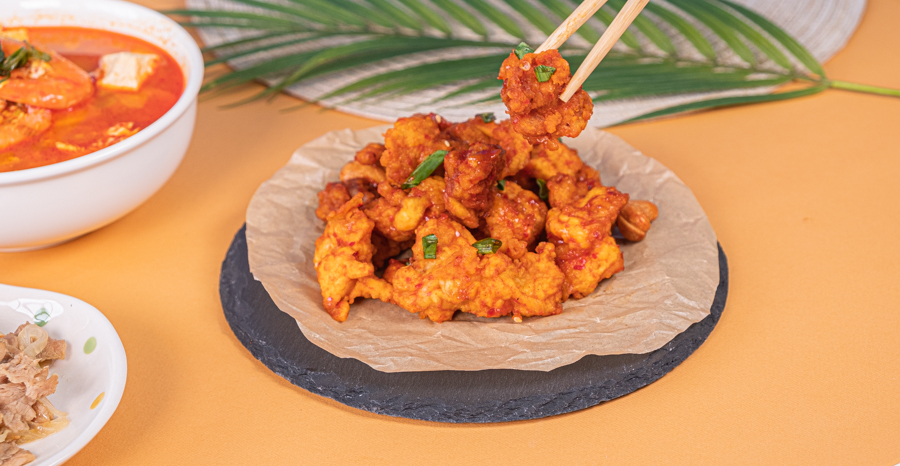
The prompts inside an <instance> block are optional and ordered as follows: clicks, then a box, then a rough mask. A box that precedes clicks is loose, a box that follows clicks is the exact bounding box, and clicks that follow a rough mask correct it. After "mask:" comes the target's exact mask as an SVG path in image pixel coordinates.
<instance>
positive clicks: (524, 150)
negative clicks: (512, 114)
mask: <svg viewBox="0 0 900 466" xmlns="http://www.w3.org/2000/svg"><path fill="white" fill-rule="evenodd" d="M492 136H493V138H494V139H495V140H496V141H497V142H496V144H497V145H498V146H500V148H502V149H503V150H504V151H506V154H505V155H506V166H505V167H503V173H501V174H500V178H506V177H508V176H514V175H515V174H516V173H519V171H521V170H522V169H523V168H525V164H527V163H528V160H529V159H530V158H531V150H532V145H531V143H530V142H528V140H527V139H525V138H524V137H523V136H522V135H521V134H519V133H517V132H516V131H515V129H513V125H512V121H511V120H503V121H502V122H500V124H498V125H497V127H496V128H494V132H493V134H492Z"/></svg>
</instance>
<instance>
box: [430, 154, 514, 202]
mask: <svg viewBox="0 0 900 466" xmlns="http://www.w3.org/2000/svg"><path fill="white" fill-rule="evenodd" d="M504 162H505V158H504V157H503V150H502V149H500V148H499V147H497V146H494V145H489V144H484V143H480V142H478V143H475V144H472V145H471V146H469V148H468V149H467V150H454V151H451V152H450V153H449V154H447V155H446V157H444V170H446V177H445V180H446V182H447V188H446V189H445V190H444V201H445V202H446V203H447V204H449V203H450V199H455V200H457V201H459V203H460V204H462V205H463V206H464V207H466V208H468V209H472V210H475V211H485V210H487V209H489V208H490V207H491V203H492V202H493V193H494V189H495V186H496V185H497V180H499V179H500V174H501V173H502V172H503V165H504Z"/></svg>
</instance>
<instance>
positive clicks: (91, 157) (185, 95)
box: [0, 0, 204, 186]
mask: <svg viewBox="0 0 900 466" xmlns="http://www.w3.org/2000/svg"><path fill="white" fill-rule="evenodd" d="M80 1H81V2H82V3H93V4H98V5H103V4H108V5H114V6H115V8H128V9H132V10H134V11H136V12H138V13H139V14H145V15H150V16H152V17H155V18H157V19H162V20H163V21H164V22H168V23H170V24H171V25H173V26H175V28H174V31H175V39H176V41H177V42H178V43H184V44H185V45H186V46H187V49H188V50H187V62H188V65H189V66H190V70H189V74H188V78H187V82H186V83H185V86H184V91H183V92H182V93H181V97H179V98H178V100H177V101H176V102H175V105H174V106H172V108H170V109H169V111H167V112H166V113H164V114H163V116H161V117H160V118H159V119H158V120H156V121H154V122H153V123H151V124H150V125H149V126H147V127H146V128H144V129H143V130H141V131H138V133H137V134H135V135H134V136H131V137H129V138H127V139H125V140H123V141H120V142H118V143H116V144H113V145H111V146H109V147H106V148H104V149H100V150H98V151H96V152H91V153H89V154H85V155H82V156H80V157H76V158H74V159H70V160H65V161H62V162H57V163H53V164H50V165H44V166H41V167H34V168H26V169H23V170H13V171H10V172H0V186H3V185H12V184H21V183H26V182H30V181H36V180H40V179H44V178H52V177H55V176H59V175H64V174H67V173H72V172H76V171H80V170H83V169H85V168H88V167H91V166H93V165H97V164H99V163H102V162H105V161H107V160H110V159H114V158H116V157H118V156H120V155H123V154H125V153H127V152H130V151H131V150H132V149H134V148H136V147H138V146H140V145H142V144H144V143H145V142H147V141H149V140H150V139H152V138H153V137H155V136H156V135H158V134H159V133H161V132H162V131H163V130H165V129H166V128H168V127H169V126H171V125H172V124H173V123H175V121H176V120H178V118H180V117H181V116H182V115H183V114H184V113H185V112H186V111H187V110H188V109H189V108H190V106H191V105H192V104H193V103H194V101H196V100H197V94H198V93H199V92H200V85H201V84H202V83H203V71H204V63H203V55H202V54H201V53H200V48H199V47H198V46H197V43H196V42H195V41H194V38H193V37H191V35H190V34H188V32H187V31H185V30H184V28H182V27H181V26H180V25H179V24H178V23H176V22H175V21H173V20H172V19H171V18H169V17H167V16H165V15H163V14H162V13H159V12H157V11H154V10H152V9H150V8H147V7H144V6H141V5H137V4H134V3H130V2H126V1H121V0H80ZM18 3H19V4H22V3H28V0H19V2H18ZM56 3H58V4H59V5H61V6H64V5H72V4H69V3H67V2H56ZM98 29H99V28H98ZM182 72H184V70H182Z"/></svg>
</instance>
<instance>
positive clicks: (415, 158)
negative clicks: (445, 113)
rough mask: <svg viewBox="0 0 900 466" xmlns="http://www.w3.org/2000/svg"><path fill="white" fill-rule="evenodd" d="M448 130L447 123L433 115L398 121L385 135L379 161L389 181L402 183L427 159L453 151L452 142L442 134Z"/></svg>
mask: <svg viewBox="0 0 900 466" xmlns="http://www.w3.org/2000/svg"><path fill="white" fill-rule="evenodd" d="M449 127H450V123H449V122H448V121H447V120H445V119H444V118H442V117H441V116H440V115H435V114H433V113H431V114H428V115H413V116H411V117H409V118H400V119H399V120H397V122H396V123H394V127H393V128H391V129H389V130H387V132H385V133H384V146H385V151H384V153H382V154H381V159H380V160H379V163H381V166H383V167H384V169H385V174H386V175H387V179H388V181H390V182H391V183H394V184H400V183H403V182H404V181H406V179H407V178H408V177H409V175H410V174H411V173H412V172H413V170H415V169H416V167H418V166H419V164H420V163H422V161H423V160H425V158H426V157H428V156H429V155H431V154H432V153H433V152H435V151H438V150H448V149H450V147H451V146H450V141H449V140H448V137H447V135H446V134H444V133H443V131H444V130H446V129H447V128H449Z"/></svg>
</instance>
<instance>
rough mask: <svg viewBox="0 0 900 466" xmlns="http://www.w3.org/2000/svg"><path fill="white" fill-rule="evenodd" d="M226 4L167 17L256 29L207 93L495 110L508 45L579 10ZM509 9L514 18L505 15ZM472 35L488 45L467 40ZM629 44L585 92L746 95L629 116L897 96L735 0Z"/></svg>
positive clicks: (590, 28)
mask: <svg viewBox="0 0 900 466" xmlns="http://www.w3.org/2000/svg"><path fill="white" fill-rule="evenodd" d="M230 1H231V2H232V4H233V5H234V7H233V8H232V7H230V6H229V7H225V8H219V9H207V10H191V9H184V10H172V11H168V12H167V13H169V14H173V15H178V16H180V17H182V18H185V20H184V21H183V22H182V24H185V25H189V26H194V27H199V28H227V29H234V30H239V31H240V30H258V31H259V32H256V33H249V34H243V35H242V36H241V37H239V38H237V39H233V40H229V41H228V42H224V43H221V44H216V45H213V46H209V47H206V48H205V49H204V53H208V54H213V55H212V56H210V57H209V59H208V60H207V64H208V65H216V64H221V63H223V62H231V60H235V59H241V60H248V61H249V63H251V64H250V65H242V68H243V69H240V70H235V71H229V72H226V73H225V74H224V75H220V76H214V77H211V78H210V79H208V81H207V82H206V84H205V86H204V88H203V89H204V91H208V90H215V89H223V88H227V87H232V86H236V85H239V84H242V83H246V82H249V81H253V80H259V79H265V80H266V82H268V83H269V84H270V87H269V89H267V90H265V91H263V92H261V93H260V94H258V95H257V96H254V97H253V98H251V99H248V100H253V99H257V98H261V97H265V96H269V95H274V94H275V93H277V92H279V91H281V90H283V89H285V88H287V87H290V86H293V85H295V84H298V83H303V82H304V81H307V80H311V79H315V78H317V77H319V78H321V77H329V76H336V74H335V73H341V72H344V73H347V72H350V71H352V72H353V76H356V77H354V78H351V79H350V80H349V81H347V80H346V79H345V80H344V81H345V84H343V85H342V86H340V87H338V88H334V89H332V90H331V91H329V92H326V93H325V94H324V95H322V96H320V97H319V99H317V101H318V100H327V101H328V103H330V104H332V105H335V104H346V103H351V102H362V101H364V102H368V103H370V104H371V103H374V102H379V101H383V100H385V99H394V98H395V97H398V96H403V95H410V94H416V93H419V92H425V91H428V92H429V93H430V94H431V97H428V100H429V101H430V102H431V103H432V104H438V103H440V104H441V105H467V104H478V105H481V104H484V103H487V102H493V101H497V100H499V92H498V90H499V88H500V86H501V83H500V81H498V80H497V79H496V77H497V70H498V69H499V66H500V62H501V61H502V60H503V59H504V58H505V57H506V56H507V55H508V54H509V51H510V50H511V49H512V47H514V46H515V45H516V44H517V43H518V42H519V41H520V40H521V39H522V38H524V37H535V36H536V35H543V36H546V35H548V34H549V33H550V32H552V31H553V30H554V29H555V28H556V26H557V25H558V24H559V23H560V22H561V21H562V20H563V19H564V18H566V17H567V16H568V15H569V14H570V13H571V12H572V10H573V9H574V7H575V3H577V0H428V1H427V2H426V1H424V0H230ZM624 4H625V0H610V1H609V2H608V4H607V6H605V7H604V8H602V9H601V10H600V11H598V13H597V14H596V15H595V19H596V22H588V23H587V24H586V25H585V26H583V27H582V28H581V29H580V30H579V31H578V35H579V36H580V38H581V39H579V41H581V42H579V41H569V42H568V43H567V44H566V45H564V46H563V47H562V48H561V50H560V52H561V53H562V54H563V56H565V57H566V58H567V59H568V60H569V61H570V64H571V67H572V69H573V70H574V69H576V68H577V67H578V64H579V63H580V62H581V61H582V60H583V58H584V56H585V55H586V54H587V52H588V50H589V48H590V46H591V45H592V44H593V43H594V42H596V40H597V39H598V38H599V37H600V33H601V32H602V29H600V28H597V27H596V25H602V24H607V25H608V24H609V23H610V22H611V21H612V18H613V17H614V16H615V14H616V13H617V12H618V11H619V10H620V9H621V8H622V7H623V5H624ZM510 10H512V11H515V12H516V14H515V15H508V14H507V11H510ZM592 21H594V20H592ZM473 33H474V34H476V35H477V36H480V37H481V38H482V39H481V40H472V39H470V38H471V37H473V36H472V34H473ZM498 34H499V35H498ZM501 36H502V38H501ZM582 39H583V40H582ZM620 41H621V46H620V47H617V48H616V49H614V51H613V52H612V53H611V54H610V55H609V56H608V57H607V58H606V59H604V61H603V62H602V63H601V64H600V66H599V67H598V68H597V69H596V70H595V71H594V73H593V74H592V75H591V76H590V77H589V78H588V79H587V81H586V82H585V83H584V86H583V87H584V89H585V90H587V91H588V92H589V93H590V94H591V95H592V97H593V98H594V100H595V102H608V101H615V100H622V99H643V98H652V97H659V96H666V95H679V94H701V93H719V95H721V93H722V92H732V91H744V92H743V93H749V94H750V95H737V96H735V95H733V92H732V95H728V96H726V97H716V98H712V99H707V100H700V101H697V102H691V103H688V104H683V105H677V106H673V107H670V108H666V109H662V110H658V111H654V112H651V113H647V114H645V115H641V116H639V117H636V118H634V119H632V120H629V121H635V120H639V119H644V118H655V117H660V116H666V115H671V114H675V113H681V112H689V111H696V110H702V109H707V108H714V107H720V106H726V105H741V104H748V103H757V102H771V101H775V100H784V99H790V98H795V97H802V96H806V95H812V94H815V93H818V92H821V91H823V90H824V89H827V88H829V87H830V88H841V89H848V90H854V91H859V92H869V93H877V94H883V95H900V91H895V90H891V89H884V88H877V87H872V86H864V85H858V84H852V83H845V82H841V81H833V80H830V79H828V78H827V77H826V76H825V72H824V70H823V69H822V66H821V64H820V63H819V62H818V61H817V60H816V59H815V58H814V57H813V56H812V55H811V54H810V53H809V52H808V51H807V50H806V49H805V48H804V47H803V46H802V45H801V44H800V43H799V42H798V41H797V40H795V39H794V38H792V37H791V36H790V35H789V34H788V33H786V32H785V31H784V30H782V29H781V28H779V27H778V26H777V25H775V24H774V23H772V22H771V21H769V20H768V19H766V18H764V17H763V16H761V15H760V14H758V13H756V12H754V11H752V10H750V9H748V8H747V7H745V6H742V5H739V4H736V3H734V2H732V1H730V0H666V1H662V0H655V1H653V2H652V3H650V4H649V5H648V6H647V8H646V10H645V12H643V13H642V14H641V15H640V16H639V17H638V18H637V19H636V20H635V21H634V23H633V24H632V26H631V27H630V28H629V29H628V30H627V31H626V33H625V34H624V35H623V36H622V38H621V40H620ZM585 42H586V43H587V45H584V44H585ZM648 44H650V45H652V46H650V47H648V46H647V45H648ZM676 44H681V45H678V46H676ZM532 45H537V44H532ZM691 49H693V50H691ZM479 50H480V52H479ZM435 54H440V55H435ZM241 63H245V62H244V61H242V62H241ZM343 76H345V77H346V76H350V75H349V74H345V75H343ZM792 81H799V82H804V83H808V84H809V86H808V87H805V88H802V89H799V90H795V91H790V92H783V93H772V89H773V88H774V87H775V86H778V85H781V84H785V83H788V82H792ZM743 93H742V94H743ZM435 95H436V96H435ZM726 95H727V94H726ZM242 102H243V101H242ZM242 102H238V103H242Z"/></svg>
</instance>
